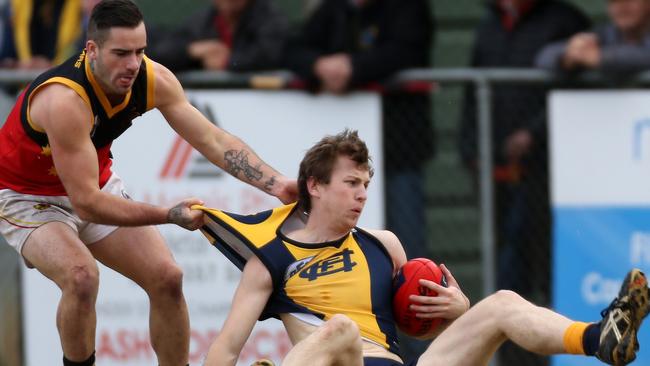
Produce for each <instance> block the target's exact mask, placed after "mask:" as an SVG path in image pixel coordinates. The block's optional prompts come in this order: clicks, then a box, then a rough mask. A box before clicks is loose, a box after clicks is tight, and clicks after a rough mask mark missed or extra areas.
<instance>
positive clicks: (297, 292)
mask: <svg viewBox="0 0 650 366" xmlns="http://www.w3.org/2000/svg"><path fill="white" fill-rule="evenodd" d="M203 209H204V211H205V212H206V220H205V225H204V226H203V227H202V229H201V231H202V232H203V234H204V235H205V236H206V237H207V238H208V240H210V242H211V243H212V244H213V245H214V246H215V247H216V248H217V249H219V250H220V251H221V252H222V253H223V254H224V255H225V256H226V257H227V258H228V259H230V261H232V262H233V263H234V264H235V265H236V266H237V267H239V269H242V268H243V267H244V265H245V263H246V260H247V259H248V258H250V257H251V256H252V255H255V256H257V257H258V258H259V259H260V260H261V261H262V263H264V265H265V266H266V268H267V269H268V271H269V272H270V273H271V277H272V279H273V294H272V295H271V297H270V299H269V301H268V302H267V304H266V308H265V309H264V312H263V313H262V316H261V318H260V320H264V319H267V318H269V317H278V315H279V314H282V313H294V314H296V313H297V314H298V315H302V314H310V315H311V316H315V317H317V318H319V319H321V320H328V319H329V318H330V317H332V316H333V315H334V314H345V315H347V316H348V317H350V318H351V319H352V320H353V321H355V322H356V323H357V325H358V326H359V330H360V332H361V336H362V337H363V338H364V339H366V340H369V341H371V342H374V343H376V344H379V345H380V346H383V347H384V348H386V349H388V350H389V351H391V352H394V353H398V345H397V336H396V330H395V325H394V321H393V314H392V305H391V304H392V275H393V263H392V260H391V258H390V255H389V254H388V252H387V251H386V249H385V248H384V246H383V244H381V243H380V242H379V240H378V239H376V238H375V237H374V236H372V235H371V234H369V233H368V232H366V231H364V230H362V229H359V228H355V229H353V230H352V231H351V232H350V233H349V234H347V235H345V236H344V237H342V238H340V239H339V240H335V241H332V242H326V243H318V244H306V243H299V242H297V241H294V240H292V239H289V238H287V237H286V236H285V235H284V234H283V232H282V230H281V229H282V228H286V227H287V226H290V225H294V224H295V223H296V222H299V221H298V219H297V217H296V215H297V212H295V211H296V204H295V203H294V204H291V205H287V206H282V207H278V208H276V209H273V210H270V211H264V212H260V213H258V214H255V215H250V216H241V215H236V214H232V213H227V212H223V211H220V210H214V209H206V208H203ZM292 220H293V221H292ZM300 318H301V319H303V320H304V318H303V317H300Z"/></svg>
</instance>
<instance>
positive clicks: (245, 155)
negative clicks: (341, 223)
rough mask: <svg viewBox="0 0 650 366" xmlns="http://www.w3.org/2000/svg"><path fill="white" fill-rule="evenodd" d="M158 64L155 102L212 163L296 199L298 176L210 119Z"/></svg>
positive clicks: (283, 197)
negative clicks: (274, 164) (289, 174)
mask: <svg viewBox="0 0 650 366" xmlns="http://www.w3.org/2000/svg"><path fill="white" fill-rule="evenodd" d="M153 64H154V66H155V75H156V80H155V106H156V107H157V108H158V109H159V110H160V112H161V113H162V114H163V116H164V117H165V118H166V119H167V121H168V122H169V124H170V126H171V127H172V128H173V129H174V130H175V131H176V132H177V133H178V134H179V135H181V136H182V137H183V138H184V139H185V140H187V142H189V143H190V144H191V145H192V146H193V147H194V148H196V149H197V150H198V151H199V152H200V153H201V154H203V155H204V156H205V157H206V158H208V159H209V160H210V161H211V162H212V163H214V164H215V165H217V166H219V167H220V168H222V169H224V170H225V171H227V172H228V173H230V174H231V175H232V176H233V177H235V178H238V179H240V180H241V181H243V182H246V183H248V184H250V185H252V186H254V187H257V188H259V189H261V190H263V191H264V192H267V193H269V194H271V195H273V196H276V197H278V198H279V199H280V200H281V201H282V202H284V203H289V202H293V201H295V199H296V197H297V193H298V190H297V187H296V182H295V180H292V179H288V178H287V177H285V176H283V175H282V174H280V173H278V172H277V171H276V170H275V169H273V168H272V167H271V166H269V165H268V164H266V163H265V162H264V161H262V159H260V158H259V156H257V154H256V153H255V152H254V151H253V149H251V148H250V147H249V146H248V145H246V143H244V142H243V141H242V140H240V139H239V138H237V137H236V136H233V135H231V134H229V133H228V132H226V131H224V130H223V129H221V128H219V127H217V126H215V125H214V124H212V123H210V121H208V119H206V118H205V116H203V114H201V112H199V111H198V110H197V109H196V108H194V107H193V106H192V105H191V104H190V103H189V101H188V100H187V98H186V97H185V94H184V92H183V88H182V87H181V84H180V83H179V81H178V80H177V79H176V77H175V76H174V74H172V73H171V71H169V70H168V69H167V68H165V67H164V66H162V65H160V64H158V63H153Z"/></svg>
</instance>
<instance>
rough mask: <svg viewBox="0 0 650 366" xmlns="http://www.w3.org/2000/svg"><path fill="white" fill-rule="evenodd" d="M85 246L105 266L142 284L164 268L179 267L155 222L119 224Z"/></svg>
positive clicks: (154, 279) (151, 280)
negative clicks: (126, 225)
mask: <svg viewBox="0 0 650 366" xmlns="http://www.w3.org/2000/svg"><path fill="white" fill-rule="evenodd" d="M88 248H89V249H90V251H91V252H92V254H93V255H94V256H95V258H97V260H99V261H100V262H102V263H103V264H104V265H105V266H107V267H109V268H112V269H113V270H115V271H117V272H119V273H121V274H123V275H124V276H126V277H128V278H130V279H131V280H133V281H135V282H136V283H137V284H139V285H140V286H143V287H146V286H147V285H150V284H152V283H153V282H156V281H157V279H161V277H160V276H164V275H165V271H176V270H179V269H178V267H177V265H176V263H175V261H174V258H173V256H172V253H171V251H170V250H169V248H168V247H167V245H166V244H165V241H164V239H163V237H162V236H161V235H160V233H159V232H158V230H157V229H156V228H155V227H154V226H138V227H121V228H119V229H117V230H115V231H113V232H112V233H111V234H110V235H108V236H107V237H105V238H103V239H101V240H100V241H98V242H96V243H93V244H90V245H89V246H88Z"/></svg>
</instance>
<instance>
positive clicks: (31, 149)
mask: <svg viewBox="0 0 650 366" xmlns="http://www.w3.org/2000/svg"><path fill="white" fill-rule="evenodd" d="M52 83H59V84H63V85H66V86H68V87H69V88H71V89H72V90H74V91H75V92H76V93H77V94H78V95H79V96H80V97H81V98H82V99H83V100H84V102H85V103H86V104H87V105H88V107H89V108H90V110H91V111H92V117H91V119H90V120H89V121H88V123H90V124H91V125H92V126H93V127H92V131H91V134H90V137H91V140H92V142H93V144H94V145H95V148H96V149H97V158H98V162H99V186H100V187H103V186H104V184H105V183H106V182H107V181H108V178H110V176H111V169H110V168H111V164H112V162H111V155H110V154H111V153H110V148H111V143H112V142H113V140H114V139H116V138H117V137H118V136H119V135H121V134H122V133H123V132H124V131H125V130H126V129H127V128H129V127H130V126H131V121H132V120H133V119H134V118H136V117H138V116H140V115H141V114H143V113H144V112H146V111H148V110H150V109H152V108H153V106H154V98H153V88H154V74H153V64H152V62H151V61H150V60H149V59H148V58H146V57H145V58H144V62H142V65H141V66H140V71H139V73H138V77H137V78H136V80H135V82H134V84H133V87H132V88H131V91H129V92H128V93H127V94H126V95H125V97H124V100H123V101H122V103H120V104H119V105H116V106H112V105H111V103H110V102H109V100H108V98H107V96H106V94H105V93H104V91H103V90H102V89H101V87H100V86H99V84H98V83H97V81H96V80H95V78H94V76H93V73H92V71H91V70H90V65H89V63H88V62H87V61H86V53H85V51H82V52H81V54H79V55H77V56H74V57H72V58H70V59H68V60H67V61H65V62H64V63H62V64H61V65H59V66H57V67H55V68H52V69H50V70H48V71H46V72H44V73H43V74H41V75H39V76H38V77H37V78H36V79H35V80H34V81H33V82H32V83H31V84H30V85H28V86H27V88H26V89H25V90H24V91H23V92H22V93H21V94H20V96H19V97H18V100H17V101H16V104H15V105H14V108H13V109H12V111H11V113H10V114H9V117H7V121H6V122H5V124H4V126H3V127H2V129H1V130H0V189H6V188H8V189H11V190H13V191H16V192H20V193H25V194H35V195H44V196H65V195H66V192H65V188H64V187H63V184H62V183H61V180H60V179H59V177H58V176H57V173H56V169H55V167H54V162H53V161H52V153H51V151H50V146H49V143H48V139H47V135H46V134H45V131H43V130H42V129H41V128H38V127H37V126H36V125H34V124H33V123H32V121H31V118H30V116H29V113H28V110H29V103H30V101H31V98H32V97H33V96H34V95H35V94H36V93H37V92H38V91H39V90H40V89H41V88H42V87H43V86H45V85H49V84H52Z"/></svg>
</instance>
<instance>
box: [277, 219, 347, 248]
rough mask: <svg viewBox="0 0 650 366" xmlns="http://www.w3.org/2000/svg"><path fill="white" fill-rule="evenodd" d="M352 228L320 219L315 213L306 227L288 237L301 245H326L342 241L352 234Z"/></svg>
mask: <svg viewBox="0 0 650 366" xmlns="http://www.w3.org/2000/svg"><path fill="white" fill-rule="evenodd" d="M351 229H352V228H350V227H344V226H341V224H340V223H337V222H336V221H331V220H323V219H319V217H318V215H316V216H314V212H312V213H311V214H310V215H309V219H308V220H307V223H306V224H305V227H303V228H301V229H298V230H295V231H293V232H291V233H290V234H288V235H287V236H288V237H289V238H291V239H293V240H296V241H299V242H301V243H314V244H317V243H326V242H330V241H336V240H338V239H341V238H342V237H344V236H345V235H347V234H349V233H350V230H351Z"/></svg>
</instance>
